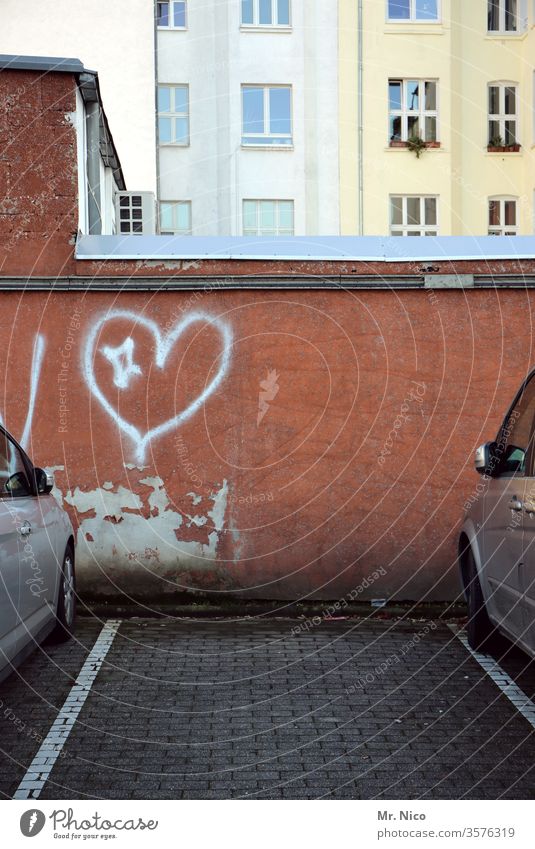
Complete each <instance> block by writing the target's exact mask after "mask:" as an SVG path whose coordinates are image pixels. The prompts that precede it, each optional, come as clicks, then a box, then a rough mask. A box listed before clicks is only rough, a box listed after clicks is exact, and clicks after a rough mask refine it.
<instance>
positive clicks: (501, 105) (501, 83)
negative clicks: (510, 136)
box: [487, 80, 521, 148]
mask: <svg viewBox="0 0 535 849" xmlns="http://www.w3.org/2000/svg"><path fill="white" fill-rule="evenodd" d="M491 88H497V89H498V92H499V93H498V112H492V113H491V111H490V90H491ZM508 88H514V90H515V112H514V115H513V114H511V115H508V114H507V113H506V112H505V90H506V89H508ZM519 92H520V85H519V84H518V83H517V82H513V81H512V80H492V81H491V82H489V83H487V147H490V146H491V144H490V142H491V139H492V138H495V136H491V132H490V123H491V121H494V122H495V123H497V124H498V135H499V136H500V137H501V138H502V140H503V147H509V148H513V147H521V143H520V140H519V139H520V109H519V103H520V97H519ZM507 121H514V124H515V141H514V142H507V141H506V138H505V123H506V122H507Z"/></svg>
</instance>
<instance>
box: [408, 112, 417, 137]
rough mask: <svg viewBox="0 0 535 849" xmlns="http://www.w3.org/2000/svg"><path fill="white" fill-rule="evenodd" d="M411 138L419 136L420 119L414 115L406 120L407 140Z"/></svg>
mask: <svg viewBox="0 0 535 849" xmlns="http://www.w3.org/2000/svg"><path fill="white" fill-rule="evenodd" d="M411 136H417V137H419V136H420V119H419V118H417V117H415V116H414V115H409V117H408V118H407V138H409V139H410V138H411Z"/></svg>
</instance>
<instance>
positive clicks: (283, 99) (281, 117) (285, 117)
mask: <svg viewBox="0 0 535 849" xmlns="http://www.w3.org/2000/svg"><path fill="white" fill-rule="evenodd" d="M269 120H270V133H272V134H273V135H279V134H283V133H284V134H290V133H291V131H292V128H291V118H290V89H289V88H272V89H270V91H269Z"/></svg>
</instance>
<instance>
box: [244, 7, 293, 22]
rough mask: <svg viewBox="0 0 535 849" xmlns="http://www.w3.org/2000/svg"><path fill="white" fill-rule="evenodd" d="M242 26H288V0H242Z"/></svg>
mask: <svg viewBox="0 0 535 849" xmlns="http://www.w3.org/2000/svg"><path fill="white" fill-rule="evenodd" d="M241 22H242V26H244V27H289V26H290V0H242V4H241Z"/></svg>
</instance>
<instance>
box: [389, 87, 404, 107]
mask: <svg viewBox="0 0 535 849" xmlns="http://www.w3.org/2000/svg"><path fill="white" fill-rule="evenodd" d="M388 99H389V108H390V110H396V111H401V80H390V81H389V83H388Z"/></svg>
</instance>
